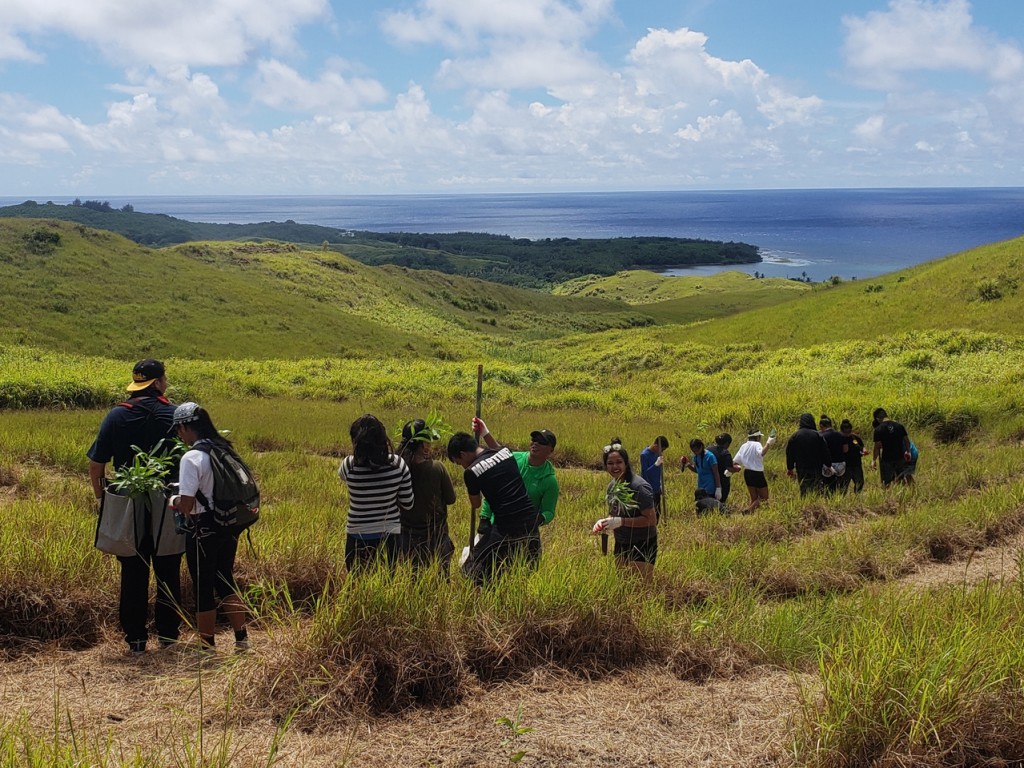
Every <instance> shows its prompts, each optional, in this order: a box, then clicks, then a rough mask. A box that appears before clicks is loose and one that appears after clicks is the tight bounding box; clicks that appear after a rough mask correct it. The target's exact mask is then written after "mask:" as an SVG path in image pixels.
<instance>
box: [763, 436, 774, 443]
mask: <svg viewBox="0 0 1024 768" xmlns="http://www.w3.org/2000/svg"><path fill="white" fill-rule="evenodd" d="M764 444H765V445H774V444H775V435H772V436H771V437H769V438H768V439H767V440H765V443H764Z"/></svg>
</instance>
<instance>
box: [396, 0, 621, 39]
mask: <svg viewBox="0 0 1024 768" xmlns="http://www.w3.org/2000/svg"><path fill="white" fill-rule="evenodd" d="M612 8H613V2H612V0H580V1H579V2H577V3H575V4H574V5H570V4H569V3H565V2H560V0H516V1H515V2H508V0H419V2H417V3H416V8H415V10H411V11H395V12H391V13H387V14H385V15H384V17H383V21H382V27H383V29H384V31H385V33H386V34H388V35H389V36H390V37H391V38H392V39H393V40H394V41H396V42H399V43H410V44H423V43H439V44H441V45H443V46H445V47H446V48H449V49H452V50H465V49H475V48H479V47H481V46H483V45H484V44H485V43H487V42H489V41H492V40H502V39H504V40H530V39H533V40H539V39H543V40H563V41H566V40H567V41H575V40H581V39H583V38H586V37H587V36H589V35H590V34H591V33H592V32H593V31H594V28H595V26H596V25H597V24H598V23H599V22H601V21H604V20H606V19H608V18H609V16H610V15H611V12H612Z"/></svg>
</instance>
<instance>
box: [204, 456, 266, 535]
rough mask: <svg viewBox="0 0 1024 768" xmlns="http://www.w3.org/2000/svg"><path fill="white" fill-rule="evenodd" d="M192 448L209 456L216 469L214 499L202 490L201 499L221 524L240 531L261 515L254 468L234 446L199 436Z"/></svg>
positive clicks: (214, 472)
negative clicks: (201, 438) (210, 498)
mask: <svg viewBox="0 0 1024 768" xmlns="http://www.w3.org/2000/svg"><path fill="white" fill-rule="evenodd" d="M192 448H193V449H195V450H197V451H202V452H203V453H205V454H207V455H208V456H209V457H210V468H211V469H212V470H213V500H212V503H211V501H210V500H209V499H207V498H206V497H205V495H204V494H203V493H202V492H201V491H200V492H198V493H197V494H196V498H197V499H199V502H200V503H201V504H202V505H203V506H204V507H206V508H207V509H208V510H210V511H211V512H213V518H214V520H215V521H216V522H217V524H218V525H219V526H221V527H222V528H226V529H227V530H228V531H230V532H231V533H233V534H235V535H238V534H240V533H241V532H242V531H244V530H246V529H247V528H248V527H249V526H250V525H252V524H253V523H255V522H257V521H258V520H259V519H260V490H259V488H258V487H257V486H256V480H255V479H254V478H253V476H252V470H251V469H249V466H248V465H247V464H246V463H245V462H244V461H242V458H241V457H240V456H239V455H238V454H237V453H236V452H235V449H234V448H232V447H230V446H228V445H225V444H224V443H219V442H211V441H209V440H199V441H197V442H196V443H195V444H194V445H193V446H192Z"/></svg>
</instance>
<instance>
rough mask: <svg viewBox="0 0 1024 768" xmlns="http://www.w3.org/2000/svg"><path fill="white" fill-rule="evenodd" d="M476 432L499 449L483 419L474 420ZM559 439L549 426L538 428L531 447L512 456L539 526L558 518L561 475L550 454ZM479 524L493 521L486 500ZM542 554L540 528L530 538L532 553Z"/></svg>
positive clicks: (498, 444)
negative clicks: (557, 471) (533, 507)
mask: <svg viewBox="0 0 1024 768" xmlns="http://www.w3.org/2000/svg"><path fill="white" fill-rule="evenodd" d="M473 431H474V432H476V433H477V434H478V435H480V438H481V439H482V440H483V441H484V443H486V444H487V447H488V448H490V449H492V450H495V451H496V450H498V449H500V448H501V447H502V446H501V443H499V442H498V441H497V440H496V439H495V437H494V435H492V434H491V432H490V430H489V429H487V425H486V424H485V423H484V420H483V419H479V418H474V419H473ZM557 443H558V440H557V439H556V438H555V433H554V432H552V431H551V430H550V429H535V430H534V431H533V432H531V433H530V450H528V451H513V452H512V457H513V458H514V459H515V460H516V464H518V465H519V474H520V475H521V476H522V478H523V483H524V484H525V485H526V493H527V495H528V496H529V497H530V501H532V502H533V506H535V507H536V508H537V513H538V514H537V526H538V528H539V527H540V526H542V525H547V524H548V523H550V522H551V521H552V520H554V519H555V507H556V506H557V504H558V478H557V477H555V465H554V464H552V463H551V454H552V453H554V452H555V445H556V444H557ZM480 518H481V521H480V525H481V529H482V530H486V528H487V527H488V526H490V525H491V524H492V523H493V522H494V513H493V512H492V511H491V506H490V504H488V503H487V500H486V499H484V503H483V506H482V507H481V508H480ZM540 553H541V543H540V531H539V530H538V531H537V532H536V535H535V536H534V537H532V538H531V540H530V555H531V556H532V557H536V558H539V557H540Z"/></svg>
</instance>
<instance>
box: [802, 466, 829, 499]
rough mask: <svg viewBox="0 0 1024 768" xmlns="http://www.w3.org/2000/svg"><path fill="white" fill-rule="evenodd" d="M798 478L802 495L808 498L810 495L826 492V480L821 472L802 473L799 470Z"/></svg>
mask: <svg viewBox="0 0 1024 768" xmlns="http://www.w3.org/2000/svg"><path fill="white" fill-rule="evenodd" d="M796 478H797V480H799V481H800V495H801V496H806V495H807V494H809V493H822V492H823V491H824V490H825V478H824V477H822V475H821V470H818V471H817V472H814V471H811V472H807V473H806V474H805V473H802V472H801V471H800V470H799V468H798V469H797V471H796Z"/></svg>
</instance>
